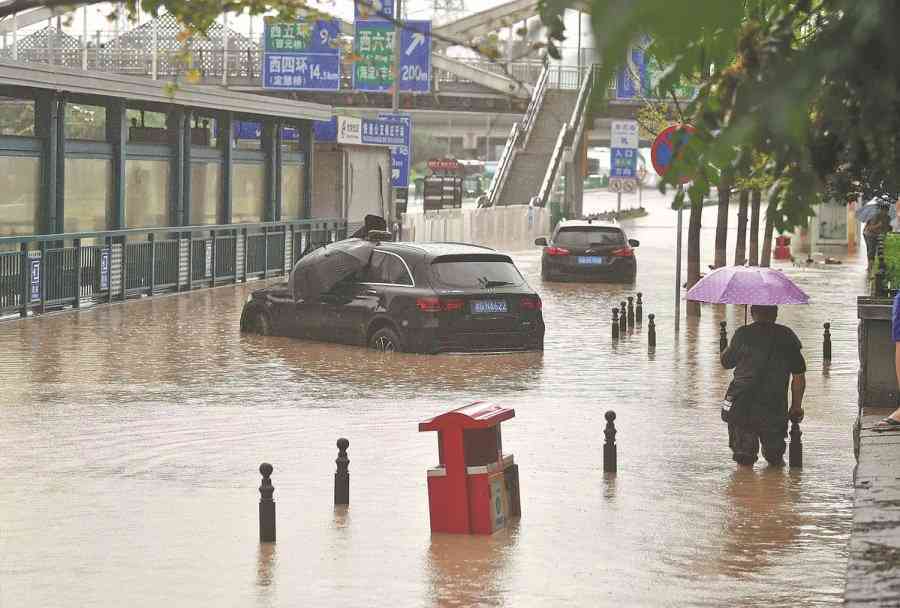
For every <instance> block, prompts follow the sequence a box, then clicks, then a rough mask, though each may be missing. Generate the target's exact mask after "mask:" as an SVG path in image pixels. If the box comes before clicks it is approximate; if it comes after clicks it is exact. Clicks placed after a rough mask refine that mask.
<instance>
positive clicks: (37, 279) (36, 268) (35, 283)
mask: <svg viewBox="0 0 900 608" xmlns="http://www.w3.org/2000/svg"><path fill="white" fill-rule="evenodd" d="M28 262H29V276H30V277H31V285H30V287H31V290H30V293H29V300H30V301H31V302H40V301H41V260H40V258H29V260H28Z"/></svg>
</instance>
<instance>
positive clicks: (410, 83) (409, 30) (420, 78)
mask: <svg viewBox="0 0 900 608" xmlns="http://www.w3.org/2000/svg"><path fill="white" fill-rule="evenodd" d="M404 25H405V27H404V28H403V29H402V30H401V31H400V48H401V49H403V54H402V55H401V56H400V90H401V91H409V92H412V93H428V92H429V91H431V21H407V22H406V23H405V24H404Z"/></svg>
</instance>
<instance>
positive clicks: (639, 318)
mask: <svg viewBox="0 0 900 608" xmlns="http://www.w3.org/2000/svg"><path fill="white" fill-rule="evenodd" d="M643 297H644V294H642V293H641V292H638V293H637V307H636V308H637V309H636V310H635V321H636V322H637V324H638V325H640V324H641V323H643V322H644V301H643V299H642V298H643Z"/></svg>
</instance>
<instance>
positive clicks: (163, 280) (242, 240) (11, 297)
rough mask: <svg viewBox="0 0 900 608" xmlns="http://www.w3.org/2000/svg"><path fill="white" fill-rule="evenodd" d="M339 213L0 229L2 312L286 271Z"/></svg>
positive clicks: (341, 226)
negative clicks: (73, 229)
mask: <svg viewBox="0 0 900 608" xmlns="http://www.w3.org/2000/svg"><path fill="white" fill-rule="evenodd" d="M346 234H347V223H346V221H344V220H335V219H322V220H296V221H287V222H273V223H266V224H239V225H222V226H179V227H167V228H146V229H130V230H111V231H102V232H90V233H87V232H85V233H76V234H50V235H30V236H9V237H0V247H2V248H3V249H10V248H12V247H15V248H17V249H18V251H15V250H14V251H5V252H0V317H3V316H9V315H16V314H18V315H19V316H22V317H24V316H28V315H29V314H39V313H42V312H46V311H49V310H58V309H60V308H66V307H72V308H79V307H81V306H84V305H89V304H100V303H106V302H111V301H114V300H124V299H126V298H133V297H143V296H153V295H157V294H160V293H170V292H178V291H188V290H191V289H195V288H198V287H215V286H218V285H225V284H228V283H237V282H245V281H247V280H248V279H254V278H267V277H275V276H284V275H287V274H288V273H289V272H290V269H291V267H292V266H293V264H294V263H295V262H296V261H297V260H298V259H299V258H300V257H301V256H302V255H303V254H304V253H305V252H307V251H309V250H311V249H314V248H315V247H318V246H319V245H322V244H324V243H328V242H331V241H334V240H338V239H341V238H344V237H345V236H346Z"/></svg>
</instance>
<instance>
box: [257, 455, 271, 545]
mask: <svg viewBox="0 0 900 608" xmlns="http://www.w3.org/2000/svg"><path fill="white" fill-rule="evenodd" d="M272 469H273V467H272V465H270V464H269V463H268V462H264V463H262V464H261V465H259V472H260V474H262V483H261V484H260V485H259V494H260V498H259V542H261V543H274V542H275V501H274V500H272V494H273V493H274V492H275V486H273V485H272V480H271V479H270V477H271V476H272Z"/></svg>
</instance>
